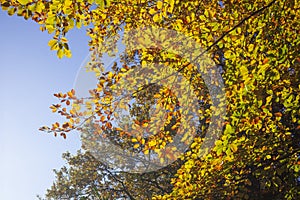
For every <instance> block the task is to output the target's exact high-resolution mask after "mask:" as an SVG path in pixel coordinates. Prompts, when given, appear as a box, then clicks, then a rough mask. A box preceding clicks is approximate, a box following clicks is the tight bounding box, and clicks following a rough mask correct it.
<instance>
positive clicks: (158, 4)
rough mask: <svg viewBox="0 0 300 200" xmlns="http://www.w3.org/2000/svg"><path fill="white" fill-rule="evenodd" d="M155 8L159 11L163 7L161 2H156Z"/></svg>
mask: <svg viewBox="0 0 300 200" xmlns="http://www.w3.org/2000/svg"><path fill="white" fill-rule="evenodd" d="M156 6H157V8H158V9H161V8H162V6H163V2H161V1H158V2H157V5H156Z"/></svg>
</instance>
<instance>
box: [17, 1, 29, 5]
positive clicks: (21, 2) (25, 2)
mask: <svg viewBox="0 0 300 200" xmlns="http://www.w3.org/2000/svg"><path fill="white" fill-rule="evenodd" d="M18 2H19V3H20V4H21V5H26V4H28V3H29V0H18Z"/></svg>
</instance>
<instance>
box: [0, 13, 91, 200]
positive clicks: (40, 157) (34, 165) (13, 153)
mask: <svg viewBox="0 0 300 200" xmlns="http://www.w3.org/2000/svg"><path fill="white" fill-rule="evenodd" d="M0 24H1V26H0V30H1V31H0V61H1V62H0V91H1V93H0V97H1V98H0V102H1V103H0V198H1V199H5V200H19V199H22V200H31V199H35V196H36V195H37V194H40V195H43V194H44V192H45V191H46V189H47V188H49V187H50V186H51V184H52V182H53V180H54V173H53V171H52V169H54V168H56V169H57V168H60V167H61V166H62V165H63V164H64V161H63V160H62V158H61V154H62V153H63V152H65V151H70V152H72V153H75V152H76V151H77V149H79V148H80V145H81V142H80V139H79V136H78V134H76V133H71V134H69V135H68V138H67V140H64V139H62V138H61V137H58V138H55V137H54V136H53V135H51V134H46V133H43V132H40V131H38V128H39V127H40V126H42V125H51V123H53V122H55V121H62V118H60V116H58V115H56V114H53V113H52V112H51V110H50V109H49V106H50V105H51V104H52V103H56V99H55V97H54V96H53V93H56V92H60V91H61V92H66V91H68V90H70V89H71V88H72V87H73V84H74V80H75V78H76V74H77V71H78V69H79V67H80V65H81V63H82V61H83V60H84V59H85V57H86V56H87V54H88V52H89V51H88V49H89V47H88V45H87V43H88V42H87V41H88V37H87V36H86V34H85V31H84V30H74V31H71V33H70V34H69V35H68V39H69V41H70V48H71V49H72V50H73V57H72V58H71V59H67V58H64V59H61V60H60V59H58V58H57V57H56V54H55V52H52V51H50V48H49V47H48V45H47V43H48V41H49V39H51V35H49V34H48V33H47V32H41V31H40V30H39V26H38V25H37V24H36V23H34V22H32V21H26V20H24V19H23V18H21V17H17V16H8V15H7V14H6V13H5V12H4V11H0Z"/></svg>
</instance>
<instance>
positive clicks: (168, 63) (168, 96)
mask: <svg viewBox="0 0 300 200" xmlns="http://www.w3.org/2000/svg"><path fill="white" fill-rule="evenodd" d="M0 3H1V8H2V9H3V10H5V11H7V12H8V14H9V15H13V14H15V13H16V14H17V15H18V16H21V17H24V18H25V19H32V20H34V21H36V22H37V23H38V24H40V29H41V31H47V32H48V33H49V34H52V35H53V39H52V40H50V41H49V43H48V44H49V46H50V49H51V50H54V51H57V56H58V57H59V58H62V57H63V56H66V57H70V56H71V50H70V48H69V46H68V39H67V33H68V32H69V30H71V29H73V28H75V27H77V28H86V30H87V34H88V35H89V36H90V38H91V39H90V41H89V42H88V45H89V46H90V50H91V61H90V62H89V63H88V64H87V69H88V70H90V71H93V72H95V76H96V78H97V79H98V80H99V82H98V84H97V85H95V89H94V90H91V91H90V96H89V97H88V98H85V99H82V98H79V97H77V96H76V91H74V90H73V89H72V90H70V91H69V92H67V93H65V94H64V93H61V92H59V93H57V94H55V96H56V97H57V98H58V101H59V103H57V104H53V105H52V106H51V107H50V108H51V109H52V111H53V112H57V113H59V114H60V115H62V116H63V117H65V119H66V121H65V123H63V124H59V123H58V122H55V123H53V124H52V126H50V127H46V126H43V127H42V128H41V130H43V131H46V132H49V133H53V134H54V135H55V136H56V135H57V134H59V135H61V136H63V137H64V138H66V137H67V134H71V133H70V132H71V131H73V130H78V131H81V132H83V133H84V132H85V131H87V129H86V127H89V128H91V127H92V129H93V134H89V135H88V138H90V141H94V142H97V139H99V138H109V140H111V141H112V143H113V144H115V145H116V146H120V147H122V148H124V149H128V152H129V153H134V154H135V155H140V154H143V155H157V157H158V158H159V162H163V163H167V164H168V165H167V166H165V167H162V168H161V170H157V171H153V172H147V173H148V174H147V175H144V174H142V175H138V173H130V172H121V173H117V174H111V173H115V172H114V171H113V170H112V171H111V168H110V166H106V163H102V162H101V161H99V160H98V159H94V158H93V157H92V156H91V155H90V154H89V153H88V152H85V153H79V154H78V155H75V156H73V157H72V156H70V155H68V154H66V155H67V156H65V157H66V158H67V161H68V162H69V165H70V166H69V167H68V168H66V167H65V168H63V169H61V170H60V171H58V172H57V181H56V182H55V183H54V185H53V187H52V188H51V189H50V190H48V193H47V195H48V198H54V199H55V198H63V195H66V198H74V199H80V198H82V199H84V198H88V199H95V198H96V197H98V198H100V199H101V198H109V199H117V198H124V199H150V198H152V199H299V198H300V178H299V177H300V154H299V153H300V82H299V77H300V57H299V52H300V48H299V47H300V45H299V44H300V36H299V33H300V29H299V28H300V19H299V18H300V13H299V12H300V5H299V3H298V1H296V0H284V1H279V0H254V1H249V0H223V1H219V0H210V1H207V0H203V1H198V0H197V1H185V0H184V1H179V0H159V1H157V0H155V1H150V0H149V1H146V0H130V1H128V0H119V1H112V0H106V1H105V0H103V1H102V0H95V1H94V0H88V1H82V0H53V1H47V0H19V1H17V0H15V1H7V0H0ZM136 30H137V31H136ZM143 30H144V32H143ZM149 30H154V31H149ZM166 30H172V31H175V32H176V33H180V34H178V35H177V36H178V38H177V39H175V40H174V38H173V37H171V36H172V34H173V33H174V32H168V34H166ZM122 31H125V32H126V31H132V33H135V34H132V37H133V39H136V40H135V41H139V44H136V43H127V44H126V49H125V52H124V54H122V55H121V59H120V62H117V63H116V66H115V65H114V66H113V67H112V68H111V69H110V70H108V71H106V70H105V66H104V64H103V62H102V61H101V56H102V55H103V54H104V53H107V54H108V55H114V54H116V50H117V41H118V40H119V38H120V37H121V36H122V34H123V33H122ZM141 32H142V33H141ZM166 36H170V37H166ZM139 38H140V40H139ZM184 38H189V39H191V40H193V41H195V43H197V45H199V46H200V47H201V48H202V49H203V51H201V50H200V49H199V48H196V47H198V46H197V45H195V43H191V42H189V41H190V40H189V39H188V40H186V39H184ZM127 39H128V38H127ZM129 39H130V38H129ZM129 39H128V40H129ZM153 41H156V46H152V47H151V44H152V43H153ZM141 43H142V44H144V45H145V47H148V48H142V47H141V46H138V48H136V46H135V45H140V44H141ZM158 44H161V46H159V45H158ZM168 44H173V45H172V46H170V48H169V49H168V48H165V47H166V46H168ZM174 44H175V45H174ZM150 47H151V48H150ZM170 50H173V51H170ZM175 50H176V51H175ZM189 50H193V51H194V52H192V53H191V52H189ZM184 51H186V52H187V53H190V55H191V58H193V59H189V58H187V57H184V56H182V55H186V54H184V53H183V54H181V55H176V52H184ZM204 53H205V55H208V57H209V58H210V60H212V61H213V62H210V61H207V62H206V61H203V58H204V57H203V55H204ZM203 62H205V65H203ZM199 63H200V64H199ZM157 64H160V66H163V67H161V68H159V72H157ZM198 64H199V65H200V69H201V70H200V71H201V72H206V74H209V75H210V77H214V76H216V77H217V78H216V79H207V80H209V84H210V86H208V84H207V80H205V77H206V76H205V73H204V74H203V73H199V66H198ZM201 66H205V67H204V68H201ZM214 66H217V68H214ZM106 69H107V68H106ZM168 70H171V71H172V73H169V71H168ZM141 72H142V73H144V74H145V73H146V74H159V73H161V75H165V76H164V77H165V79H166V80H167V79H170V80H168V81H169V82H167V83H168V84H169V85H168V84H167V85H164V84H163V81H164V79H159V78H155V77H154V78H152V79H151V81H150V82H147V81H145V80H146V79H145V78H144V77H142V76H141V74H140V73H141ZM208 72H209V73H208ZM218 74H220V77H219V76H218ZM179 76H181V77H183V78H182V79H183V80H184V81H183V82H180V81H179V78H178V77H179ZM124 77H125V78H124ZM139 77H142V78H139ZM220 79H222V80H223V82H218V81H220ZM180 80H181V79H180ZM127 83H129V84H127ZM179 83H180V84H179ZM222 83H224V89H222V87H220V86H221V85H222ZM173 84H174V85H175V86H176V87H178V88H180V87H182V88H187V89H186V91H183V92H182V95H181V96H180V97H179V95H178V94H177V93H176V92H174V91H173V90H172V88H173V87H172V86H173ZM176 84H178V85H176ZM181 84H183V85H181ZM126 85H132V86H129V88H126V91H127V94H126V95H127V96H126V95H125V96H126V97H130V98H133V99H134V102H133V103H132V104H128V102H130V99H126V98H125V96H124V98H121V99H117V101H116V97H118V96H119V95H121V93H120V91H122V87H124V86H126ZM153 85H154V86H155V87H153ZM152 87H153V88H152ZM149 88H151V89H150V90H149ZM211 88H216V90H218V92H219V93H221V94H222V92H223V93H224V98H223V97H222V95H221V96H217V98H215V96H214V95H213V93H212V89H211ZM218 88H221V89H220V90H219V89H218ZM147 89H148V90H147ZM189 92H192V94H193V95H194V96H195V97H196V99H197V102H196V103H195V102H193V101H190V99H191V98H190V96H189V94H190V93H189ZM216 99H219V100H216ZM179 100H184V101H186V102H188V103H187V106H186V107H183V106H182V101H179ZM115 102H117V103H115ZM154 105H155V106H157V107H158V108H161V109H156V110H157V112H156V110H155V109H154V110H155V114H156V118H155V119H160V118H161V119H164V124H162V125H161V126H160V127H157V126H156V125H157V124H156V123H155V119H154V120H153V118H151V116H150V113H151V112H150V113H149V110H151V107H153V106H154ZM222 105H224V107H225V111H226V115H225V116H224V118H223V117H222V116H221V114H222V110H221V109H222ZM83 107H84V109H83ZM186 108H189V109H190V110H189V112H191V113H192V114H191V115H188V113H187V112H186ZM122 109H123V110H125V111H128V112H129V113H130V115H131V116H132V117H131V118H128V119H127V120H132V122H131V123H130V124H131V125H132V126H133V128H132V127H126V126H125V125H126V123H127V122H126V123H125V122H124V123H123V125H124V124H125V125H124V126H121V127H120V126H116V125H117V123H115V121H114V120H116V119H117V118H118V115H119V114H120V113H122V112H117V110H118V111H119V110H122ZM218 115H220V119H219V122H220V123H216V124H217V125H216V126H214V128H215V129H214V131H215V132H217V131H221V132H222V134H221V135H220V137H218V138H217V139H216V141H214V145H213V147H212V148H211V149H209V148H208V149H206V148H203V147H202V145H203V144H205V142H206V140H208V141H210V139H211V138H210V136H215V135H210V136H209V137H207V134H208V131H207V130H209V125H210V123H211V121H213V119H214V118H213V116H218ZM186 116H193V117H190V118H189V117H186ZM194 116H198V118H197V119H196V120H195V126H188V125H187V124H188V123H189V122H190V121H191V120H194V118H195V117H194ZM221 118H223V119H224V120H222V119H221ZM153 121H154V122H153ZM91 124H92V125H91ZM86 125H88V126H86ZM146 129H149V130H150V132H152V133H154V134H152V135H149V136H148V135H147V136H146V135H145V134H143V133H144V131H145V130H146ZM132 130H135V133H134V134H133V133H132ZM215 132H214V133H215ZM176 135H180V136H181V139H180V141H182V143H183V144H187V145H188V146H187V147H182V150H183V151H182V154H180V155H179V154H178V155H177V154H176V155H174V151H173V152H170V151H169V150H170V149H168V145H171V144H172V143H174V141H175V139H174V138H175V137H176ZM216 135H218V134H216ZM93 138H96V139H94V140H92V139H93ZM186 141H187V142H186ZM94 142H91V143H89V145H94V146H95V145H96V143H94ZM179 146H180V145H179ZM179 146H178V145H177V147H178V148H180V147H179ZM86 149H87V150H89V149H90V148H86ZM208 150H209V151H208ZM86 159H88V161H87V162H84V160H86ZM167 160H171V161H172V162H167ZM75 161H76V162H75ZM172 165H176V166H177V167H172ZM80 168H81V169H80ZM173 170H175V171H173ZM151 173H152V174H151ZM164 173H166V174H168V176H163V174H164ZM90 174H91V175H90ZM143 177H147V178H146V179H147V180H143ZM158 177H160V178H158ZM74 180H78V181H75V182H74ZM105 181H107V182H106V183H104V182H105ZM152 184H153V185H152ZM140 186H142V187H149V188H150V189H149V191H145V190H143V189H144V188H142V189H141V188H139V187H140ZM57 195H58V196H57Z"/></svg>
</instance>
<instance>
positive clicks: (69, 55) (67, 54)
mask: <svg viewBox="0 0 300 200" xmlns="http://www.w3.org/2000/svg"><path fill="white" fill-rule="evenodd" d="M65 55H66V56H67V57H68V58H71V57H72V52H71V50H69V49H66V50H65Z"/></svg>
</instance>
